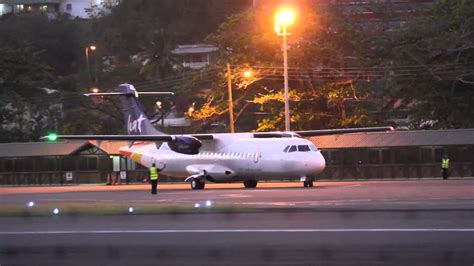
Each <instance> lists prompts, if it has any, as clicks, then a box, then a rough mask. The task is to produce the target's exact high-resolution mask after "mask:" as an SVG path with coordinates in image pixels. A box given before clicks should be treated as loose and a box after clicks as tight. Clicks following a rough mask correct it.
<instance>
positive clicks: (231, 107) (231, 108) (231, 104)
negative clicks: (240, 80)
mask: <svg viewBox="0 0 474 266" xmlns="http://www.w3.org/2000/svg"><path fill="white" fill-rule="evenodd" d="M227 90H228V94H229V125H230V133H234V132H235V129H234V101H233V99H232V73H231V72H230V64H229V63H228V64H227Z"/></svg>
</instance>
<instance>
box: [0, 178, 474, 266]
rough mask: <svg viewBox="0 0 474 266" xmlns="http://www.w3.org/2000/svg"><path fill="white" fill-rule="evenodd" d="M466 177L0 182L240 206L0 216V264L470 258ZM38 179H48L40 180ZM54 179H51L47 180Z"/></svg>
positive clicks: (64, 192)
mask: <svg viewBox="0 0 474 266" xmlns="http://www.w3.org/2000/svg"><path fill="white" fill-rule="evenodd" d="M473 185H474V180H471V179H467V180H447V181H445V180H417V181H371V182H341V183H339V182H325V183H317V187H316V188H313V189H305V188H302V187H300V183H278V184H264V186H262V188H258V189H243V188H241V185H236V184H231V185H215V186H212V185H211V186H206V188H207V189H206V190H203V191H195V190H194V191H193V190H190V189H189V186H188V185H170V186H165V185H162V186H160V190H159V194H158V197H153V196H152V195H150V194H149V191H148V187H147V186H129V187H126V186H119V187H106V186H84V187H82V186H81V187H61V188H52V189H51V190H52V191H50V192H48V191H49V188H19V189H16V190H15V189H13V188H1V190H0V193H1V196H0V199H1V202H2V203H5V204H7V205H15V204H19V205H20V204H21V205H24V203H25V202H27V200H35V201H37V203H38V204H41V203H43V202H46V203H51V202H63V201H68V202H86V203H89V202H94V201H99V202H117V201H119V202H121V201H122V202H127V203H128V204H134V203H136V204H140V203H143V202H150V201H151V202H152V203H153V204H157V205H166V204H170V203H173V204H178V205H181V206H190V205H191V204H194V203H195V202H204V201H206V200H212V201H213V202H214V203H215V204H233V205H237V206H241V205H243V206H250V207H252V209H253V210H254V211H252V212H244V213H194V214H161V215H140V214H129V215H120V216H51V217H8V218H7V217H4V218H0V264H2V265H11V264H15V265H31V264H36V265H64V264H67V265H83V264H87V265H110V264H113V265H157V264H158V265H242V264H246V265H472V264H473V263H474V253H473V252H472V250H473V249H474V211H473V210H474V208H473V202H474V193H473V192H474V189H473V188H474V187H473ZM45 189H46V190H45ZM55 190H56V191H55Z"/></svg>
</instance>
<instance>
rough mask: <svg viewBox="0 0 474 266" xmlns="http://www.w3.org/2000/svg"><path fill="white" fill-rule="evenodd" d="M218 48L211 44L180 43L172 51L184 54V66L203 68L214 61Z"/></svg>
mask: <svg viewBox="0 0 474 266" xmlns="http://www.w3.org/2000/svg"><path fill="white" fill-rule="evenodd" d="M217 50H218V48H217V47H215V46H213V45H210V44H190V45H178V47H177V48H176V49H174V50H172V51H171V52H172V53H173V54H177V55H180V56H182V59H183V61H182V62H183V63H182V64H183V67H188V68H191V69H201V68H203V67H205V66H206V65H210V64H212V63H213V62H214V59H215V55H216V53H217Z"/></svg>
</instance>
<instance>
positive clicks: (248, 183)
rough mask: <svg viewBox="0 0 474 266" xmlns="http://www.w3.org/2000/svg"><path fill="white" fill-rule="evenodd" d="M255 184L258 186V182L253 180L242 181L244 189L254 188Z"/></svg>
mask: <svg viewBox="0 0 474 266" xmlns="http://www.w3.org/2000/svg"><path fill="white" fill-rule="evenodd" d="M257 184H258V181H257V180H253V179H251V180H245V181H244V186H245V188H256V187H257Z"/></svg>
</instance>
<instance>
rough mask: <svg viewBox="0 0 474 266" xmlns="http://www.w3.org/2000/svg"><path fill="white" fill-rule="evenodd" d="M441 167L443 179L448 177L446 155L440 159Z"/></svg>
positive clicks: (447, 159)
mask: <svg viewBox="0 0 474 266" xmlns="http://www.w3.org/2000/svg"><path fill="white" fill-rule="evenodd" d="M441 169H442V171H443V179H448V174H449V173H448V170H449V158H448V155H446V154H445V155H444V157H443V159H441Z"/></svg>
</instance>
